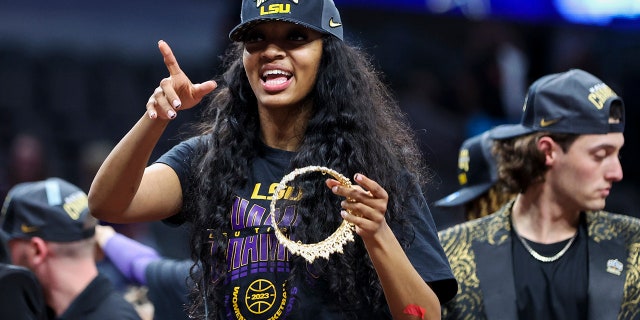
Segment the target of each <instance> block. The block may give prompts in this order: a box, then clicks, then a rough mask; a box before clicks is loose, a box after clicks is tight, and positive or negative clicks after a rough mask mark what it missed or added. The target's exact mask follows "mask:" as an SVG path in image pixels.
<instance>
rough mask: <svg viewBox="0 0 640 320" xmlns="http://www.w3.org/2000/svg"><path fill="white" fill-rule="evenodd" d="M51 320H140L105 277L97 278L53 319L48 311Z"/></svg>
mask: <svg viewBox="0 0 640 320" xmlns="http://www.w3.org/2000/svg"><path fill="white" fill-rule="evenodd" d="M49 314H50V316H51V319H57V320H81V319H82V320H112V319H123V320H140V316H139V315H138V313H137V312H136V310H135V309H134V308H133V305H132V304H131V303H129V302H127V300H125V299H124V297H123V296H122V295H121V294H120V293H118V292H117V291H115V289H114V288H113V285H111V282H110V281H109V279H108V278H107V277H105V276H104V275H101V274H98V276H97V277H95V278H94V279H93V281H91V282H90V283H89V285H88V286H87V287H86V288H85V289H84V290H83V291H82V292H81V293H80V294H79V295H78V296H77V297H76V298H75V299H74V300H73V301H72V302H71V304H70V305H69V307H68V308H67V310H65V311H64V313H62V314H61V315H60V317H57V318H56V317H55V316H54V315H53V312H52V310H51V309H49Z"/></svg>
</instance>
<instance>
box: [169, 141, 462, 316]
mask: <svg viewBox="0 0 640 320" xmlns="http://www.w3.org/2000/svg"><path fill="white" fill-rule="evenodd" d="M197 139H198V138H192V139H189V140H187V141H185V142H182V143H180V144H178V145H177V146H175V147H174V148H173V149H171V150H170V151H168V152H167V153H166V154H164V155H163V156H162V157H161V158H160V159H159V160H158V161H157V162H160V163H165V164H167V165H169V166H170V167H172V168H173V170H174V171H175V172H176V174H177V175H178V177H179V179H180V182H181V184H182V188H183V192H184V190H185V187H186V186H187V184H188V183H189V182H188V181H187V177H189V176H190V170H191V169H192V168H191V165H190V162H191V159H192V153H193V151H194V146H195V145H196V143H197ZM261 148H262V150H260V152H259V156H258V157H257V158H256V159H254V161H253V163H252V164H251V172H250V176H249V182H248V183H247V185H246V187H245V188H243V189H242V190H238V192H237V194H236V197H235V198H234V200H233V202H232V203H231V210H230V216H229V218H230V225H231V229H232V230H231V231H230V232H229V234H228V235H227V236H228V237H229V245H228V248H227V262H228V265H229V267H228V270H229V271H228V278H229V279H230V283H229V286H228V288H227V292H226V300H225V301H226V307H227V309H226V310H225V312H224V313H225V314H220V315H219V316H220V319H284V318H286V319H310V318H313V319H340V318H341V317H340V315H339V313H338V312H337V311H336V310H333V309H332V306H330V305H328V304H327V303H326V302H325V299H326V297H327V293H326V292H324V289H323V286H322V284H321V283H315V284H314V283H311V284H309V283H301V284H294V285H293V286H292V288H290V291H289V292H287V291H286V289H285V282H286V280H287V279H288V278H289V272H290V265H289V255H290V253H289V252H288V251H287V249H286V248H284V247H283V246H282V245H281V244H279V243H278V241H277V239H276V238H275V235H274V233H273V231H272V230H271V223H270V218H269V217H270V216H269V206H270V203H271V198H272V194H273V191H274V189H275V188H276V186H277V185H278V183H279V182H280V180H281V179H282V178H283V177H284V176H285V174H287V173H289V172H288V171H287V170H288V168H289V163H290V161H291V158H292V157H293V155H294V153H293V152H288V151H283V150H278V149H273V148H269V147H267V146H265V145H262V146H261ZM420 194H421V193H420ZM288 196H291V197H295V193H293V194H288V193H286V192H285V195H284V197H285V198H286V197H288ZM408 207H409V208H411V210H412V213H413V214H411V219H412V221H411V223H412V224H413V226H414V227H415V232H416V237H415V239H414V241H413V243H412V244H411V246H410V248H408V249H407V251H406V254H407V256H408V257H409V259H410V260H411V262H412V263H413V265H414V267H415V268H416V269H417V271H418V272H419V273H420V275H421V276H422V278H423V279H424V280H425V281H427V282H430V283H431V282H438V285H436V286H434V291H436V293H437V294H439V296H441V297H442V296H448V295H449V292H450V291H453V292H455V290H457V288H456V282H455V280H454V278H453V274H452V273H451V269H450V267H449V263H448V260H447V258H446V256H445V254H444V251H443V250H442V247H441V246H440V243H439V241H438V237H437V233H436V228H435V224H434V222H433V219H432V217H431V213H430V212H429V209H428V207H427V205H426V201H425V200H424V198H421V199H417V198H416V199H412V200H411V201H410V204H409V206H408ZM290 209H291V210H285V213H284V215H283V218H282V219H281V220H280V221H279V222H278V226H279V227H287V226H291V225H295V223H296V219H297V218H298V217H297V211H296V210H295V209H294V208H290ZM176 218H177V217H172V218H170V219H169V221H171V222H172V223H176V222H178V221H179V219H176ZM392 227H393V226H392ZM443 292H446V293H443ZM294 306H296V308H295V310H296V311H295V312H294V313H292V312H291V310H292V309H293V307H294ZM367 312H369V310H359V311H358V313H359V314H360V315H364V317H368V316H370V318H372V319H374V318H375V319H379V318H381V317H383V316H384V317H387V318H388V317H389V316H388V315H369V314H368V313H367Z"/></svg>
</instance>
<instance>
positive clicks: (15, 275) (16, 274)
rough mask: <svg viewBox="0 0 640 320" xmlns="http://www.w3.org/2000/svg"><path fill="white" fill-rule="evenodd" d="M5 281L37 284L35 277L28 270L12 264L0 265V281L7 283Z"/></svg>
mask: <svg viewBox="0 0 640 320" xmlns="http://www.w3.org/2000/svg"><path fill="white" fill-rule="evenodd" d="M6 279H14V280H16V281H19V280H23V281H25V282H37V280H36V277H35V275H34V274H33V272H31V271H30V270H29V269H27V268H25V267H21V266H16V265H12V264H5V263H0V280H2V282H3V283H7V282H6V281H7V280H6Z"/></svg>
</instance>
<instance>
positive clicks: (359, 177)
mask: <svg viewBox="0 0 640 320" xmlns="http://www.w3.org/2000/svg"><path fill="white" fill-rule="evenodd" d="M354 179H356V180H357V181H362V175H360V174H359V173H356V176H355V177H354Z"/></svg>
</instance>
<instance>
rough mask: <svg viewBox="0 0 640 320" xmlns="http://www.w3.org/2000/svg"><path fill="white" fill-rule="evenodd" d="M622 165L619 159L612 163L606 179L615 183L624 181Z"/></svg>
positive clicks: (606, 173)
mask: <svg viewBox="0 0 640 320" xmlns="http://www.w3.org/2000/svg"><path fill="white" fill-rule="evenodd" d="M622 177H623V174H622V164H620V159H619V158H618V157H616V158H615V160H613V161H612V164H611V166H610V167H609V168H608V169H607V171H606V172H605V179H607V180H609V181H613V182H617V181H620V180H622Z"/></svg>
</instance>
